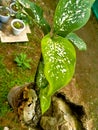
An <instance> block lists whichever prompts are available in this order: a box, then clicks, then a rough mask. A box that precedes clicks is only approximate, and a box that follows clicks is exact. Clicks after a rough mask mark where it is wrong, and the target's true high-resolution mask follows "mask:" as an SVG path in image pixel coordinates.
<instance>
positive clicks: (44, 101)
mask: <svg viewBox="0 0 98 130" xmlns="http://www.w3.org/2000/svg"><path fill="white" fill-rule="evenodd" d="M47 88H48V87H46V88H44V89H41V90H40V95H39V97H40V105H41V111H42V114H44V113H45V112H46V111H47V110H48V108H49V107H50V104H51V96H47V91H48V89H47Z"/></svg>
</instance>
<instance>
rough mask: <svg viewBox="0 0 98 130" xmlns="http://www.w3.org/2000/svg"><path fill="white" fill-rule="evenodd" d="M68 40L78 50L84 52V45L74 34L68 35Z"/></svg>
mask: <svg viewBox="0 0 98 130" xmlns="http://www.w3.org/2000/svg"><path fill="white" fill-rule="evenodd" d="M66 38H68V39H69V40H70V41H71V42H72V43H73V44H74V45H75V46H76V47H77V48H78V49H79V50H86V49H87V47H86V43H85V42H84V41H83V40H82V39H81V38H80V37H79V36H78V35H77V34H75V33H69V34H68V35H67V36H66Z"/></svg>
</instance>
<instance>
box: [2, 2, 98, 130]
mask: <svg viewBox="0 0 98 130" xmlns="http://www.w3.org/2000/svg"><path fill="white" fill-rule="evenodd" d="M35 2H36V0H35ZM37 3H38V4H39V5H41V6H42V7H43V9H44V10H45V14H44V15H45V17H47V19H48V21H49V23H50V24H52V19H53V14H54V9H55V5H56V4H57V1H55V4H52V2H51V1H50V0H43V1H42V2H40V0H38V1H37ZM44 5H45V6H44ZM34 31H36V35H35V34H34V33H33V34H34V35H33V37H32V36H31V35H30V36H29V42H30V44H29V45H30V46H28V48H25V46H23V45H21V44H20V45H18V44H16V45H15V44H5V45H2V47H1V46H0V54H2V55H6V54H7V55H6V59H5V65H6V67H7V68H8V69H11V68H12V67H16V66H15V64H13V62H12V59H13V55H12V54H13V53H15V51H17V52H21V48H24V49H25V50H26V52H27V49H28V51H29V55H30V57H33V59H34V61H35V62H36V63H35V64H34V65H33V66H34V67H32V68H33V69H32V73H35V70H36V64H38V60H39V57H40V44H39V42H38V41H40V38H41V37H40V36H39V31H38V30H37V29H35V30H34ZM76 33H77V34H78V35H79V36H80V37H81V38H83V39H84V41H85V42H86V43H87V51H84V52H80V51H78V50H77V49H76V51H77V64H76V72H75V75H74V79H73V80H74V81H73V82H71V83H70V84H69V85H68V87H65V88H64V89H63V91H64V92H65V94H66V97H67V98H68V99H69V100H70V101H71V102H73V103H75V104H77V105H81V106H83V108H84V110H85V113H86V115H87V120H86V123H87V126H86V127H87V130H97V129H98V123H97V122H98V94H97V93H98V82H97V79H98V78H97V77H98V45H97V44H98V21H97V20H96V18H95V17H94V15H93V14H92V15H91V18H90V20H89V21H88V23H87V24H86V25H85V26H84V27H83V28H82V29H80V30H79V31H77V32H76ZM37 36H39V37H37ZM32 43H33V45H32ZM32 46H33V47H32ZM3 50H5V51H3ZM30 50H31V51H30ZM35 50H36V51H35ZM38 54H39V55H38ZM0 126H2V128H3V127H5V126H8V127H9V128H11V129H12V130H16V129H17V130H25V128H21V127H20V122H19V121H18V118H17V116H16V115H15V113H14V112H13V111H12V112H10V113H7V114H6V116H5V117H3V118H0Z"/></svg>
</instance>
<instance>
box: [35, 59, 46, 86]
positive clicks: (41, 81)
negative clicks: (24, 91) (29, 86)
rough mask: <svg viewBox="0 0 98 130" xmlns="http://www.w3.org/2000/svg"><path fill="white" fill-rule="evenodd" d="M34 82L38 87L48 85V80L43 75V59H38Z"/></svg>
mask: <svg viewBox="0 0 98 130" xmlns="http://www.w3.org/2000/svg"><path fill="white" fill-rule="evenodd" d="M36 84H37V87H39V88H45V87H46V86H47V85H48V81H47V80H46V77H45V75H44V63H43V61H40V63H39V66H38V69H37V74H36Z"/></svg>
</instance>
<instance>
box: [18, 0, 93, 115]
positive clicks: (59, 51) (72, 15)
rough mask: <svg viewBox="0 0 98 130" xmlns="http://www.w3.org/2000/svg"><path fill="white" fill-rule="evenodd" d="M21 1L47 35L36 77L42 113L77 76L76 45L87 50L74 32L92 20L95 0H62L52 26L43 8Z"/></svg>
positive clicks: (44, 38)
mask: <svg viewBox="0 0 98 130" xmlns="http://www.w3.org/2000/svg"><path fill="white" fill-rule="evenodd" d="M18 1H19V2H20V4H21V5H22V6H23V7H24V10H25V11H26V12H27V14H28V15H29V16H32V19H33V21H34V22H36V23H37V24H38V25H39V26H40V27H41V29H42V30H43V32H44V34H45V36H44V37H43V39H42V41H41V50H42V57H41V60H40V63H39V67H38V70H37V75H36V78H35V82H36V84H37V87H39V90H40V91H39V98H40V105H41V111H42V114H43V113H44V112H46V111H47V110H48V108H49V107H50V104H51V96H52V95H53V94H55V92H57V91H58V90H60V89H61V88H63V87H65V86H66V85H67V84H68V83H69V82H70V80H71V79H72V77H73V75H74V71H75V64H76V52H75V48H74V46H73V45H76V46H77V47H78V48H79V49H80V50H86V44H85V43H84V41H83V40H82V39H81V38H79V37H78V36H77V35H76V34H75V33H74V31H76V30H78V29H80V28H81V27H83V26H84V25H85V24H86V23H87V21H88V20H89V18H90V13H91V6H92V4H93V2H94V0H59V2H58V5H57V7H56V10H55V14H54V21H53V28H52V29H50V26H49V24H48V23H47V21H46V20H45V19H44V18H43V11H42V10H41V8H39V7H38V6H37V5H36V4H34V3H33V2H30V1H29V0H18ZM25 3H26V4H25ZM51 30H52V32H51ZM51 34H52V35H51Z"/></svg>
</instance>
